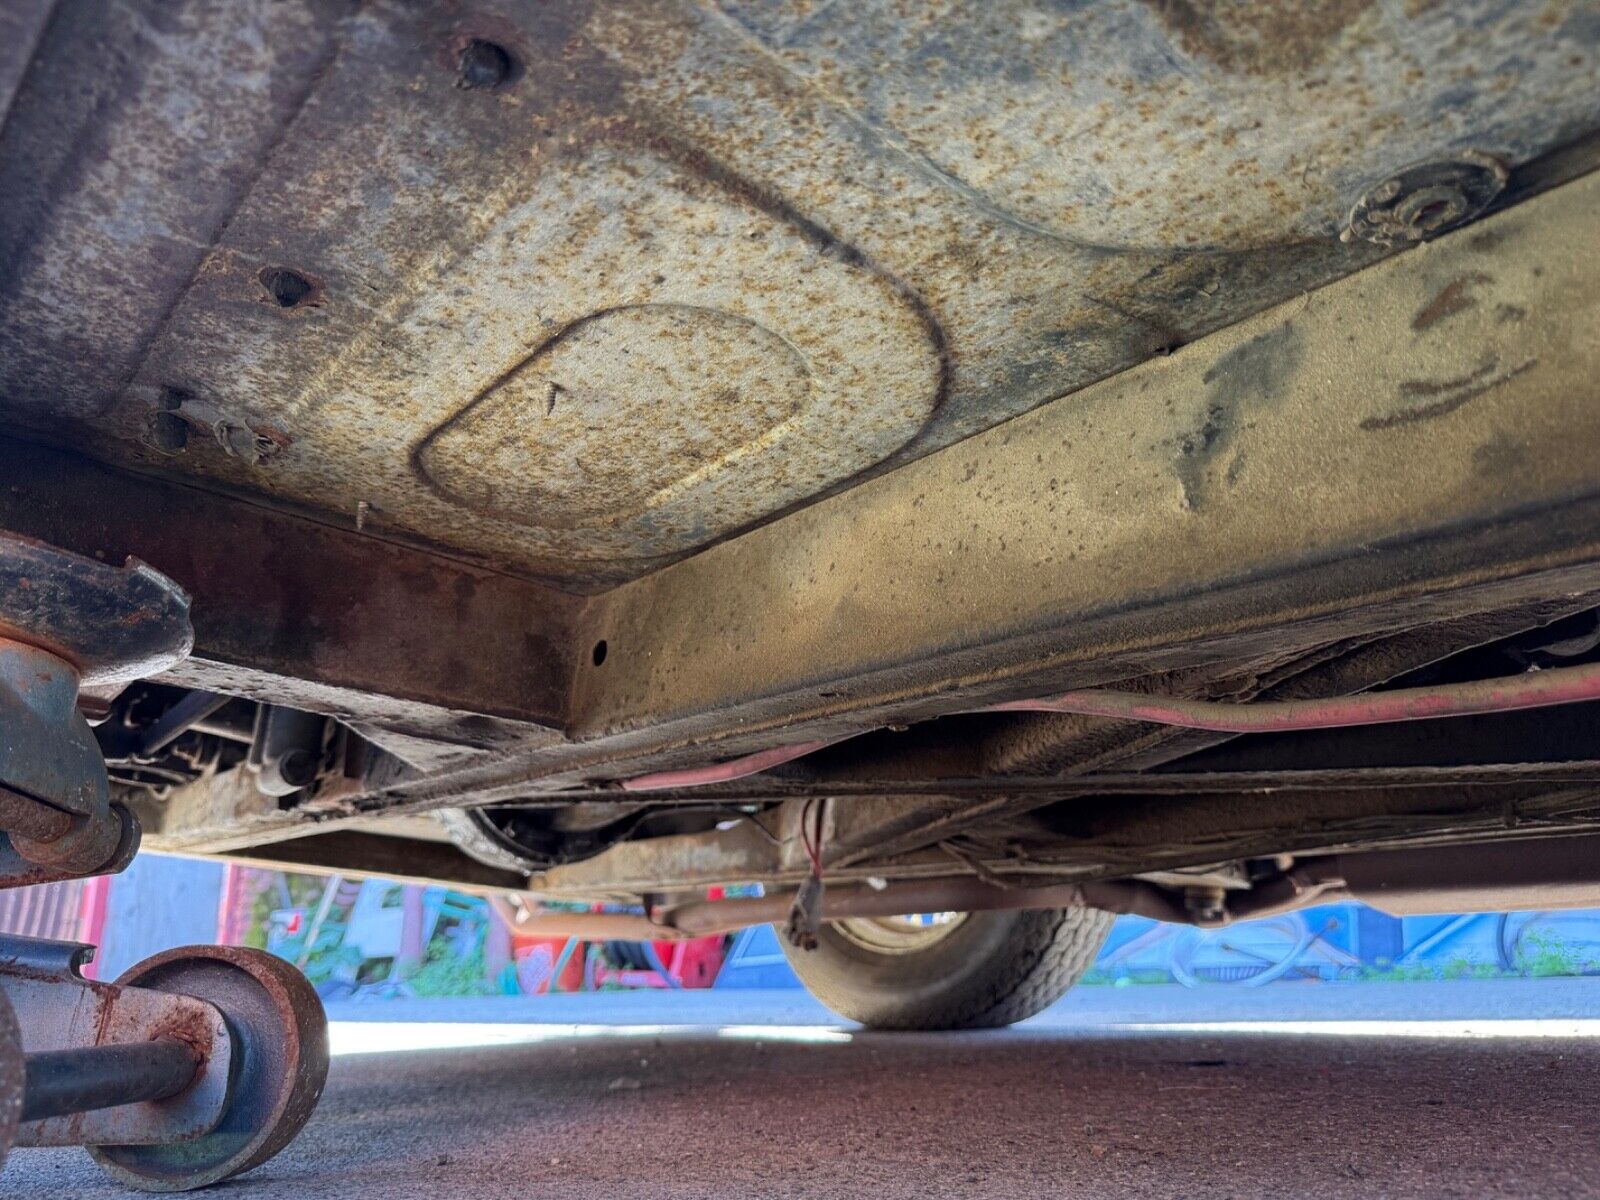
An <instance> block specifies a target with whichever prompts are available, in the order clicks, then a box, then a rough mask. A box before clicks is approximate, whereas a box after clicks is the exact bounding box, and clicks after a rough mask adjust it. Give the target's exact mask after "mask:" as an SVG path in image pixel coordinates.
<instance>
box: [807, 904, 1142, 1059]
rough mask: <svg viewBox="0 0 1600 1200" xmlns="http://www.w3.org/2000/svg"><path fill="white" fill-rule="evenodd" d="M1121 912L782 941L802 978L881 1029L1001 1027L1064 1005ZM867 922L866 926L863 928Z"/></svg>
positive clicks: (971, 921) (829, 933)
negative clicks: (933, 931) (880, 938)
mask: <svg viewBox="0 0 1600 1200" xmlns="http://www.w3.org/2000/svg"><path fill="white" fill-rule="evenodd" d="M1114 919H1115V918H1114V917H1113V916H1112V914H1110V913H1106V912H1100V911H1099V910H1098V909H1092V908H1058V909H1038V910H1031V911H1023V912H981V913H967V914H966V915H965V916H964V917H963V918H962V919H961V920H960V921H959V922H957V923H956V924H954V925H953V926H952V927H951V928H950V929H949V930H948V931H947V932H945V933H944V934H943V935H942V936H938V937H937V938H935V939H934V940H931V942H928V943H927V944H913V945H911V946H910V947H909V948H902V949H878V948H874V946H872V945H870V944H867V942H866V941H864V939H863V938H862V937H861V936H860V934H859V932H857V930H856V929H853V928H852V925H851V923H844V922H841V923H835V924H829V925H824V926H823V927H822V929H821V930H820V931H819V935H818V938H817V948H816V949H815V950H809V951H808V950H801V949H799V948H798V947H794V946H791V945H789V944H788V942H787V939H785V938H784V937H783V935H782V933H781V931H780V933H779V939H778V940H779V942H780V944H781V945H782V946H783V952H784V954H785V955H786V956H787V957H788V959H789V965H790V966H792V967H793V968H794V972H795V974H796V975H798V976H799V977H800V982H802V983H803V984H805V985H806V988H807V990H809V991H810V992H811V994H812V995H813V996H815V997H816V998H817V999H818V1000H820V1001H821V1002H822V1003H823V1004H825V1005H826V1006H827V1007H828V1008H829V1009H831V1010H832V1011H833V1012H835V1013H837V1014H838V1015H839V1016H841V1017H845V1018H847V1019H848V1020H851V1021H859V1022H860V1023H861V1024H863V1025H866V1026H868V1027H870V1028H873V1029H996V1028H999V1027H1000V1026H1003V1025H1011V1024H1013V1023H1015V1022H1017V1021H1021V1020H1024V1019H1025V1018H1027V1017H1031V1016H1033V1015H1034V1014H1035V1013H1038V1012H1041V1011H1043V1010H1044V1009H1045V1008H1048V1007H1049V1006H1050V1005H1051V1004H1054V1003H1055V1002H1056V1001H1057V1000H1059V999H1060V998H1061V997H1062V996H1064V995H1066V992H1067V989H1068V988H1070V987H1071V986H1072V985H1073V984H1074V983H1076V982H1077V981H1078V979H1079V977H1080V976H1082V974H1083V973H1084V972H1085V971H1086V970H1088V969H1089V967H1090V966H1091V965H1092V964H1093V963H1094V959H1095V955H1096V954H1098V953H1099V951H1100V946H1101V944H1102V943H1103V942H1104V941H1105V939H1106V934H1107V933H1109V932H1110V930H1111V923H1112V921H1113V920H1114ZM857 928H859V927H857Z"/></svg>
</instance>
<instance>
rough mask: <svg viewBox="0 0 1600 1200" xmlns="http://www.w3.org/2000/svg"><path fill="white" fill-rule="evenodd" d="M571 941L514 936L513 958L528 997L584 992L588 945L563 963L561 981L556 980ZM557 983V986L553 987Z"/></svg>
mask: <svg viewBox="0 0 1600 1200" xmlns="http://www.w3.org/2000/svg"><path fill="white" fill-rule="evenodd" d="M570 940H571V939H569V938H553V937H530V936H528V935H526V934H517V933H513V934H512V935H511V959H512V961H513V962H515V963H516V964H517V978H518V979H519V980H520V981H521V983H522V991H523V994H524V995H529V996H540V995H544V994H545V993H546V992H581V991H583V961H584V946H583V944H582V943H579V944H578V945H576V946H574V947H573V948H572V953H571V954H569V955H568V956H567V961H566V962H564V963H562V964H561V975H560V978H555V970H556V964H557V963H558V962H561V955H562V952H563V951H565V950H566V949H567V944H568V942H569V941H570ZM552 983H554V986H551V985H552Z"/></svg>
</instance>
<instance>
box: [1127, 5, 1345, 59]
mask: <svg viewBox="0 0 1600 1200" xmlns="http://www.w3.org/2000/svg"><path fill="white" fill-rule="evenodd" d="M1145 3H1146V4H1147V5H1148V7H1149V8H1150V11H1151V12H1153V13H1155V14H1156V16H1158V17H1160V18H1161V21H1162V24H1164V25H1166V27H1167V28H1168V29H1170V30H1171V31H1172V33H1173V35H1174V36H1175V37H1176V38H1177V40H1178V43H1179V44H1180V45H1181V46H1182V47H1183V49H1184V50H1185V51H1187V52H1188V53H1189V54H1191V55H1193V56H1194V57H1196V58H1204V59H1209V60H1210V61H1211V62H1214V63H1216V64H1217V66H1219V67H1221V68H1222V69H1223V70H1225V71H1235V72H1239V73H1242V74H1247V75H1284V74H1289V73H1292V72H1295V71H1304V70H1306V69H1307V68H1309V67H1312V66H1314V65H1316V64H1317V63H1318V62H1320V61H1322V59H1323V58H1325V57H1326V56H1327V54H1328V52H1329V51H1330V50H1331V49H1332V47H1333V45H1334V43H1335V42H1336V41H1337V40H1338V39H1339V36H1340V35H1341V34H1343V33H1344V31H1345V30H1346V29H1348V28H1349V27H1350V26H1351V25H1353V24H1354V23H1355V22H1356V21H1357V19H1359V18H1360V17H1361V15H1362V14H1363V13H1365V12H1366V11H1367V9H1369V8H1371V7H1372V3H1371V0H1308V2H1307V3H1303V4H1274V3H1272V2H1271V0H1267V2H1266V3H1262V2H1261V0H1145Z"/></svg>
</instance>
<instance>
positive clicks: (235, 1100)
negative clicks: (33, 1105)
mask: <svg viewBox="0 0 1600 1200" xmlns="http://www.w3.org/2000/svg"><path fill="white" fill-rule="evenodd" d="M117 983H118V984H123V985H128V986H132V987H140V988H148V989H150V990H151V991H156V992H174V993H178V994H180V995H185V996H195V997H198V998H199V999H201V1000H207V1001H209V1002H210V1003H212V1004H214V1005H216V1007H217V1008H218V1009H219V1010H220V1011H221V1013H222V1015H223V1017H224V1019H226V1021H227V1023H228V1031H229V1033H230V1034H231V1035H232V1037H233V1039H234V1047H235V1058H234V1070H233V1073H232V1079H231V1080H230V1084H231V1089H232V1091H231V1095H230V1097H229V1100H228V1107H227V1109H226V1110H225V1111H224V1112H223V1115H222V1120H221V1122H220V1123H219V1124H218V1125H217V1127H216V1128H215V1129H213V1130H212V1131H211V1132H210V1133H208V1134H206V1135H205V1136H204V1137H201V1138H198V1139H196V1140H195V1141H192V1142H181V1143H177V1144H173V1145H165V1146H97V1147H93V1148H91V1149H90V1151H89V1153H90V1154H91V1155H92V1156H93V1157H94V1159H95V1161H96V1162H98V1163H99V1164H100V1165H101V1166H102V1167H103V1168H104V1169H105V1170H106V1171H107V1172H108V1173H109V1174H110V1175H111V1176H112V1177H113V1178H115V1179H116V1180H118V1181H119V1182H121V1183H124V1184H126V1185H127V1186H128V1187H133V1188H138V1189H140V1190H142V1191H147V1192H183V1191H188V1190H190V1189H192V1188H200V1187H205V1186H207V1185H208V1184H213V1183H218V1182H220V1181H221V1180H224V1179H229V1178H231V1177H232V1176H234V1175H238V1174H240V1173H241V1172H244V1171H248V1170H250V1169H251V1168H252V1167H258V1166H260V1165H261V1164H262V1163H264V1162H266V1161H267V1160H268V1159H269V1158H271V1157H272V1156H273V1155H274V1154H276V1153H277V1152H278V1151H279V1150H282V1149H283V1148H284V1147H285V1146H287V1145H288V1144H289V1142H290V1141H291V1140H293V1138H294V1135H295V1134H297V1133H299V1132H300V1129H301V1127H302V1126H304V1125H305V1123H306V1121H307V1120H308V1119H309V1118H310V1116H311V1113H312V1111H313V1110H314V1109H315V1108H316V1107H317V1101H318V1099H320V1098H321V1096H322V1086H323V1084H324V1083H325V1082H326V1081H327V1078H328V1019H327V1017H326V1016H324V1015H323V1011H322V1001H321V1000H319V999H318V998H317V994H316V992H315V991H313V990H312V988H311V985H310V984H309V983H307V982H306V978H305V976H304V975H302V974H300V972H299V971H297V970H295V968H294V967H292V966H290V965H289V964H288V963H286V962H284V961H283V960H282V959H280V958H276V957H274V956H273V955H271V954H267V953H265V952H263V951H260V950H244V949H238V948H235V947H231V946H184V947H180V948H179V949H177V950H168V951H166V952H165V953H163V954H157V955H155V956H154V957H153V958H147V959H145V960H144V961H143V962H142V963H139V964H138V965H136V966H134V967H132V968H130V969H129V970H128V972H127V973H126V974H124V975H123V976H122V977H121V978H120V979H118V980H117ZM0 1061H3V1059H0ZM3 1078H4V1072H3V1068H0V1080H3Z"/></svg>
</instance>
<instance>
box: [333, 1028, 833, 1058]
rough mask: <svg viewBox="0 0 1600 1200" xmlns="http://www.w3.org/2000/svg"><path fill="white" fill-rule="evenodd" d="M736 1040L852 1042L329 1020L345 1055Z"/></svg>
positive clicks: (790, 1032)
mask: <svg viewBox="0 0 1600 1200" xmlns="http://www.w3.org/2000/svg"><path fill="white" fill-rule="evenodd" d="M666 1036H672V1037H684V1036H689V1037H694V1036H699V1037H705V1036H714V1037H722V1038H735V1039H739V1040H743V1041H756V1042H848V1041H849V1040H850V1039H851V1036H852V1035H851V1034H850V1032H849V1031H848V1030H844V1029H837V1028H830V1027H828V1026H825V1025H710V1026H694V1025H571V1024H567V1025H561V1024H551V1025H535V1024H522V1025H509V1024H471V1023H467V1022H441V1021H426V1022H412V1021H330V1022H329V1023H328V1042H329V1048H330V1050H331V1051H332V1053H333V1055H334V1057H336V1058H337V1057H339V1056H341V1055H347V1054H396V1053H401V1052H404V1051H408V1050H458V1049H469V1048H471V1047H474V1046H520V1045H526V1044H530V1043H534V1042H556V1041H567V1040H574V1039H579V1038H641V1037H666Z"/></svg>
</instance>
